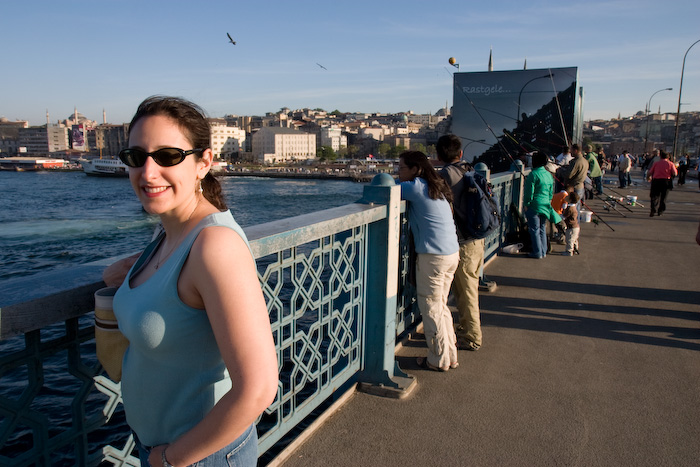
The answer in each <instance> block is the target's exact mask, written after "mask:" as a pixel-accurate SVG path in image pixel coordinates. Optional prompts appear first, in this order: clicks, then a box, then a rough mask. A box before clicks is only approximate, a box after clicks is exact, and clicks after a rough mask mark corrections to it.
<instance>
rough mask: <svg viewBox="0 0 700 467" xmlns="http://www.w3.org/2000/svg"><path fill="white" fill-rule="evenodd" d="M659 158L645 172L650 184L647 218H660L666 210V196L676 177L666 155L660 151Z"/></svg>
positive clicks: (674, 169) (674, 168) (676, 172)
mask: <svg viewBox="0 0 700 467" xmlns="http://www.w3.org/2000/svg"><path fill="white" fill-rule="evenodd" d="M659 157H660V159H659V160H658V161H656V162H654V165H652V166H651V169H649V171H648V172H647V180H648V181H650V182H651V191H650V193H649V196H650V197H651V212H650V213H649V217H654V214H658V215H659V216H660V215H661V214H663V212H664V211H665V210H666V195H667V194H668V190H670V189H672V188H673V177H675V176H676V175H678V170H676V166H675V165H674V164H673V162H671V161H669V160H668V154H666V153H665V152H664V151H660V153H659Z"/></svg>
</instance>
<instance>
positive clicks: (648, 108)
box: [644, 88, 673, 152]
mask: <svg viewBox="0 0 700 467" xmlns="http://www.w3.org/2000/svg"><path fill="white" fill-rule="evenodd" d="M661 91H673V88H664V89H659V90H658V91H656V92H655V93H654V94H652V95H651V97H650V98H649V102H647V131H646V133H645V135H644V152H646V151H647V142H649V110H651V99H652V97H654V96H655V95H656V94H658V93H660V92H661Z"/></svg>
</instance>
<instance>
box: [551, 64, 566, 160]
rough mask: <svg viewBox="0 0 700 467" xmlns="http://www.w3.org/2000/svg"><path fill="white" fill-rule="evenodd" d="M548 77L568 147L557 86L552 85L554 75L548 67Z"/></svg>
mask: <svg viewBox="0 0 700 467" xmlns="http://www.w3.org/2000/svg"><path fill="white" fill-rule="evenodd" d="M547 70H548V71H549V79H550V80H551V81H552V89H554V101H555V102H556V103H557V111H558V112H559V122H560V123H561V129H562V131H563V133H564V143H566V147H569V140H568V138H567V137H566V125H564V115H563V114H562V112H561V104H560V103H559V93H558V92H557V87H556V86H555V85H554V75H553V74H552V69H551V68H548V69H547Z"/></svg>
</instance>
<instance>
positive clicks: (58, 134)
mask: <svg viewBox="0 0 700 467" xmlns="http://www.w3.org/2000/svg"><path fill="white" fill-rule="evenodd" d="M17 139H18V147H19V151H18V152H20V153H24V154H26V155H43V156H45V155H48V154H51V153H54V152H61V151H66V150H68V149H69V148H70V145H69V140H68V128H66V127H65V126H64V125H42V126H33V127H29V128H20V129H19V132H18V134H17Z"/></svg>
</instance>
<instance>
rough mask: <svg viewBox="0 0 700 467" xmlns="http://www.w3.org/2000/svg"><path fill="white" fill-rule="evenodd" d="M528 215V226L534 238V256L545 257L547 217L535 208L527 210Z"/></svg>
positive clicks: (532, 254)
mask: <svg viewBox="0 0 700 467" xmlns="http://www.w3.org/2000/svg"><path fill="white" fill-rule="evenodd" d="M525 215H526V216H527V228H528V230H529V231H530V239H531V240H532V253H531V254H530V256H532V257H533V258H544V257H545V256H547V218H546V217H545V216H544V215H542V214H537V213H536V212H535V211H534V210H533V209H528V210H527V211H525Z"/></svg>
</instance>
